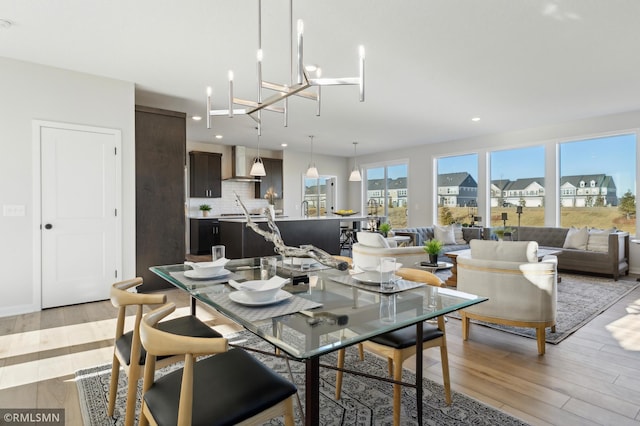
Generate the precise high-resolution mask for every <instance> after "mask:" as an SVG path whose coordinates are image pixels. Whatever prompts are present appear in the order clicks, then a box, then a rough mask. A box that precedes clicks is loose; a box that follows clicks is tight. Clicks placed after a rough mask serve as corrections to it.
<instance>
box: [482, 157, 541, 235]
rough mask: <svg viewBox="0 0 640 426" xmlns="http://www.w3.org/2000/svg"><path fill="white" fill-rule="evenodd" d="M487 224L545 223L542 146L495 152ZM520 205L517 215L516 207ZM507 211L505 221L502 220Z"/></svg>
mask: <svg viewBox="0 0 640 426" xmlns="http://www.w3.org/2000/svg"><path fill="white" fill-rule="evenodd" d="M490 161H491V219H490V221H487V223H489V224H490V225H489V226H492V227H493V226H503V225H505V224H506V225H507V226H510V225H511V226H517V225H518V220H520V224H521V225H523V226H524V225H527V226H544V184H545V182H544V147H543V146H534V147H529V148H521V149H510V150H505V151H494V152H492V153H491V155H490ZM518 206H522V207H523V213H522V215H520V217H518V215H517V214H516V209H517V207H518ZM503 214H506V217H507V219H506V222H505V220H504V219H503V217H504V216H503Z"/></svg>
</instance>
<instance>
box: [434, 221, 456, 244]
mask: <svg viewBox="0 0 640 426" xmlns="http://www.w3.org/2000/svg"><path fill="white" fill-rule="evenodd" d="M433 237H434V238H435V239H436V240H440V241H442V244H443V245H445V246H446V245H449V244H455V243H456V237H455V235H454V233H453V227H452V226H451V225H449V226H438V225H433Z"/></svg>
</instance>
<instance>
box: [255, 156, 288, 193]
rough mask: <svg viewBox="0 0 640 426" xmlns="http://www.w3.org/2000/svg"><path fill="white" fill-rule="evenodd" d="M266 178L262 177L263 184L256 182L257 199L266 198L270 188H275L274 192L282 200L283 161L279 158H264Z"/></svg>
mask: <svg viewBox="0 0 640 426" xmlns="http://www.w3.org/2000/svg"><path fill="white" fill-rule="evenodd" d="M262 163H263V164H264V170H265V172H266V173H267V175H266V176H261V177H260V180H261V182H256V193H255V197H256V198H264V196H265V194H266V193H267V191H268V190H269V188H272V187H273V192H275V193H276V194H278V195H277V198H279V199H281V198H282V160H280V159H277V158H262Z"/></svg>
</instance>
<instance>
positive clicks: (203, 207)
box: [199, 204, 211, 217]
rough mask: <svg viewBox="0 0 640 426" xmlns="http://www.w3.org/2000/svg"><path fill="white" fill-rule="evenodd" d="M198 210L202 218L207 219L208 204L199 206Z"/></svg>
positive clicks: (209, 207) (209, 209) (209, 208)
mask: <svg viewBox="0 0 640 426" xmlns="http://www.w3.org/2000/svg"><path fill="white" fill-rule="evenodd" d="M199 209H200V211H201V212H202V216H204V217H207V216H209V212H210V211H211V206H210V205H209V204H200V207H199Z"/></svg>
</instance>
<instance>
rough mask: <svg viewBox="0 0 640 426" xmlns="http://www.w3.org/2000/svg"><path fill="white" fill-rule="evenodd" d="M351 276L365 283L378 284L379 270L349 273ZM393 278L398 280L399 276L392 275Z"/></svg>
mask: <svg viewBox="0 0 640 426" xmlns="http://www.w3.org/2000/svg"><path fill="white" fill-rule="evenodd" d="M351 278H353V279H354V280H356V281H360V282H361V283H365V284H380V272H369V271H368V272H361V273H359V274H353V275H351ZM393 279H394V280H399V279H400V277H399V276H397V275H394V276H393Z"/></svg>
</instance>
